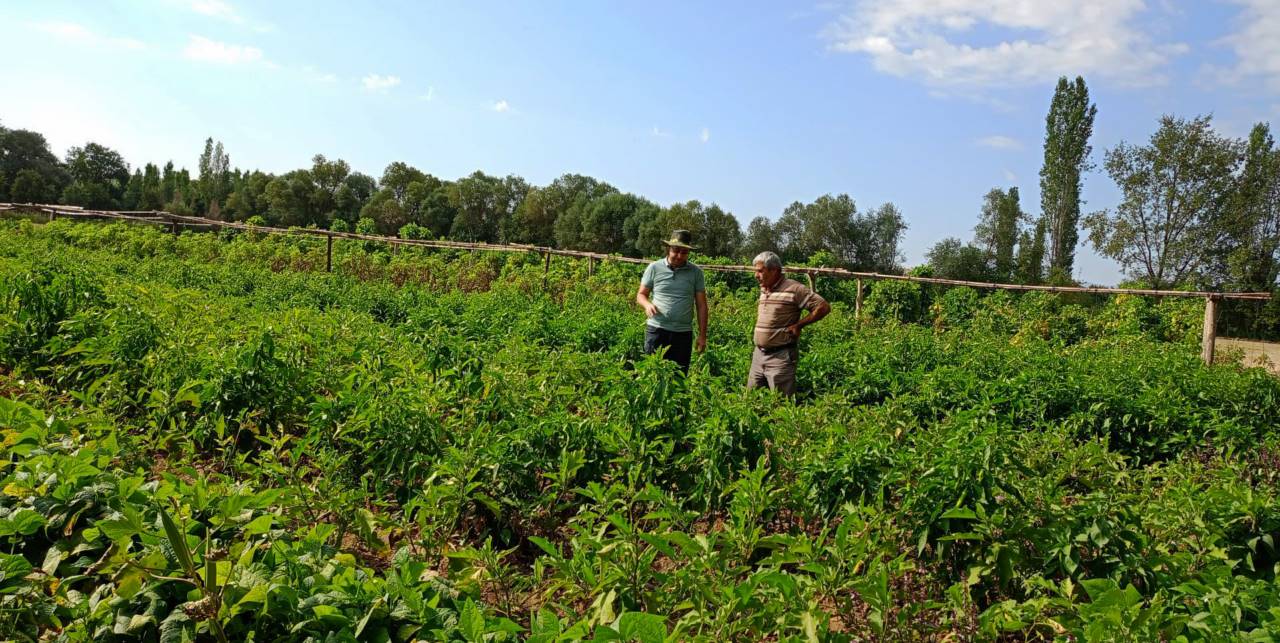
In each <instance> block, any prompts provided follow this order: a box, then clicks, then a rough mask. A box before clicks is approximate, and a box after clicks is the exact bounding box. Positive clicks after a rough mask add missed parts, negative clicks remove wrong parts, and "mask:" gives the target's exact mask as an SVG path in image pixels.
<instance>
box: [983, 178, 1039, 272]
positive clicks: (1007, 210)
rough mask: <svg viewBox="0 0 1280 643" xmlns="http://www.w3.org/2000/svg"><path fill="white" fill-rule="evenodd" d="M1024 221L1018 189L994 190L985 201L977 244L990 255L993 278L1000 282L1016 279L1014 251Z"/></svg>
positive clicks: (1024, 216)
mask: <svg viewBox="0 0 1280 643" xmlns="http://www.w3.org/2000/svg"><path fill="white" fill-rule="evenodd" d="M1025 219H1026V214H1024V213H1023V212H1022V205H1021V204H1020V203H1019V198H1018V188H1016V187H1012V188H1009V191H1008V192H1006V191H1004V190H1001V189H999V188H992V189H991V191H990V192H987V195H986V197H984V198H983V203H982V215H981V216H980V218H979V219H978V225H977V226H976V227H974V244H975V245H977V246H978V247H979V248H982V249H984V250H986V251H987V252H988V253H989V254H990V255H991V257H992V261H993V266H992V275H993V276H994V277H995V278H996V279H998V280H1000V281H1007V280H1009V279H1012V278H1013V277H1014V273H1015V270H1016V268H1017V262H1016V258H1015V257H1014V248H1015V246H1017V244H1018V237H1019V234H1020V233H1021V232H1022V223H1023V221H1024V220H1025Z"/></svg>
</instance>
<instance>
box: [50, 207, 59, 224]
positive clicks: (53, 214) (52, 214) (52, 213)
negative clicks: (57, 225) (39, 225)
mask: <svg viewBox="0 0 1280 643" xmlns="http://www.w3.org/2000/svg"><path fill="white" fill-rule="evenodd" d="M56 218H58V211H57V210H50V211H49V221H48V222H49V223H53V220H54V219H56Z"/></svg>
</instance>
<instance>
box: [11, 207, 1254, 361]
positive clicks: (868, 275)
mask: <svg viewBox="0 0 1280 643" xmlns="http://www.w3.org/2000/svg"><path fill="white" fill-rule="evenodd" d="M4 212H35V213H42V214H44V215H46V216H47V217H48V220H49V221H53V220H55V219H57V218H58V217H65V218H76V219H88V220H115V221H132V222H138V223H146V224H151V225H160V226H165V227H168V228H169V229H170V230H171V231H172V232H173V233H174V234H178V233H179V232H180V231H181V230H182V229H183V228H188V229H195V230H201V229H203V230H219V229H232V230H243V231H247V232H257V233H261V234H275V235H289V236H310V237H322V238H324V239H325V270H328V271H330V272H332V270H333V240H334V239H351V240H359V241H374V242H378V243H385V244H388V245H389V246H390V247H391V248H392V250H393V251H394V249H395V248H396V247H397V246H416V247H422V248H439V249H451V250H467V251H488V252H533V253H539V254H541V255H542V256H543V259H544V260H543V283H544V285H545V283H546V276H547V273H548V272H549V271H550V267H551V257H552V256H562V257H574V258H578V259H586V260H587V262H588V264H587V265H588V268H587V270H588V274H590V273H592V272H594V268H595V264H596V262H600V261H614V262H619V263H628V264H636V265H647V264H648V263H649V260H647V259H637V258H634V257H622V256H619V255H610V254H604V253H599V252H583V251H580V250H565V249H562V248H550V247H546V246H534V245H524V244H496V243H468V242H463V241H433V240H428V239H400V238H397V237H387V236H381V235H367V234H359V233H355V232H334V231H332V230H317V229H311V228H275V227H269V226H256V225H250V224H247V223H239V222H234V221H219V220H217V219H207V218H204V217H195V216H187V215H180V214H173V213H171V212H161V211H156V210H92V209H87V208H81V207H78V206H68V205H47V204H32V203H0V213H4ZM700 267H701V268H702V269H703V270H707V271H712V272H753V271H754V270H755V268H754V267H753V266H726V265H701V266H700ZM787 272H790V273H793V274H803V275H805V277H806V278H807V279H808V280H809V284H810V285H811V286H812V285H813V278H814V277H815V276H823V277H834V278H837V279H854V280H856V281H857V288H856V290H855V292H856V296H855V299H854V315H855V317H858V318H860V317H861V314H862V297H863V282H864V281H876V280H886V281H909V282H914V283H922V284H937V285H943V286H967V287H969V288H976V289H980V290H1011V291H1022V292H1027V291H1040V292H1054V293H1086V294H1097V295H1140V296H1148V297H1197V298H1201V299H1204V301H1205V307H1204V329H1203V333H1202V336H1201V357H1202V358H1203V359H1204V361H1205V363H1206V364H1212V363H1213V354H1214V344H1215V341H1216V339H1217V317H1218V302H1220V301H1222V300H1225V299H1238V300H1254V301H1265V300H1269V299H1271V293H1267V292H1204V291H1187V290H1151V289H1141V288H1098V287H1091V286H1032V285H1025V284H998V283H988V282H981V281H963V280H958V279H939V278H936V277H913V276H909V275H889V274H881V273H875V272H857V271H853V270H845V269H843V268H821V267H790V268H787Z"/></svg>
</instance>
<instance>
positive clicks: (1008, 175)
mask: <svg viewBox="0 0 1280 643" xmlns="http://www.w3.org/2000/svg"><path fill="white" fill-rule="evenodd" d="M1004 180H1006V181H1008V182H1010V183H1017V182H1018V175H1017V174H1014V173H1013V170H1010V169H1009V168H1005V170H1004Z"/></svg>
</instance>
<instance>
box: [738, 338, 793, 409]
mask: <svg viewBox="0 0 1280 643" xmlns="http://www.w3.org/2000/svg"><path fill="white" fill-rule="evenodd" d="M799 361H800V348H799V347H797V346H796V345H795V344H792V345H790V346H784V347H782V348H771V349H767V350H766V349H763V348H760V347H759V346H757V347H756V350H755V352H753V353H752V354H751V373H750V374H749V375H747V388H749V389H752V388H763V387H766V386H767V387H769V388H771V389H773V390H775V391H777V392H779V393H781V394H783V395H786V396H788V397H794V396H795V394H796V363H798V362H799Z"/></svg>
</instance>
